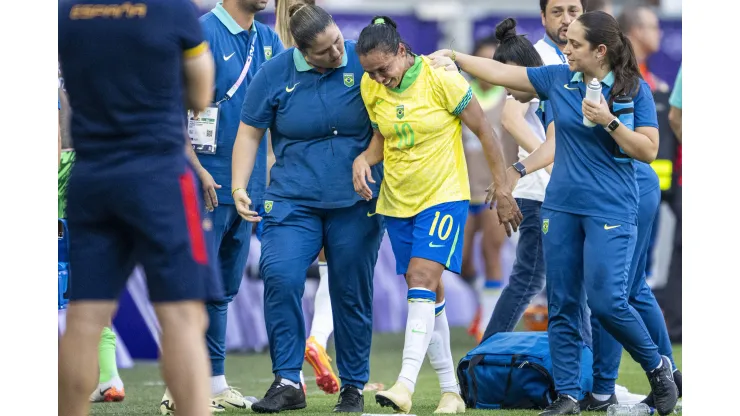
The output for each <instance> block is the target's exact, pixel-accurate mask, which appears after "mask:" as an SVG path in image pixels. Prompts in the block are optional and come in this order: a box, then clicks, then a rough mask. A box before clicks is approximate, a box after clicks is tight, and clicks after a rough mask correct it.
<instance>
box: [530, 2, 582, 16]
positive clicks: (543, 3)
mask: <svg viewBox="0 0 740 416" xmlns="http://www.w3.org/2000/svg"><path fill="white" fill-rule="evenodd" d="M549 2H550V0H540V10H541V11H542V14H545V9H547V3H549ZM588 2H589V0H581V8H583V10H584V11H585V10H586V6H587V5H588Z"/></svg>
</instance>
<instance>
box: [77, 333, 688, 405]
mask: <svg viewBox="0 0 740 416" xmlns="http://www.w3.org/2000/svg"><path fill="white" fill-rule="evenodd" d="M473 346H474V341H473V339H472V338H470V337H469V336H468V335H467V334H466V333H465V331H464V329H461V328H453V329H452V356H453V358H454V359H455V365H457V360H459V359H460V358H461V357H463V356H464V355H465V354H466V353H467V352H468V351H469V350H470V349H471V348H473ZM402 351H403V334H378V335H375V336H374V337H373V348H372V356H371V358H370V365H371V370H370V382H371V383H383V384H385V386H386V388H388V387H390V386H391V385H392V384H393V382H394V381H395V379H396V377H397V376H398V371H399V370H400V368H401V352H402ZM673 352H674V355H675V359H676V363H677V364H678V366H679V368H681V346H674V350H673ZM226 371H227V377H228V380H229V383H230V384H231V385H233V386H234V387H236V388H237V389H239V391H241V392H242V394H244V395H245V396H256V397H262V396H263V395H264V394H265V391H267V389H268V388H269V386H270V384H271V383H272V381H273V377H272V372H271V364H270V357H269V355H268V354H266V353H265V354H252V355H229V357H228V358H227V359H226ZM304 374H305V375H306V384H307V388H308V398H307V399H308V407H307V408H306V409H304V410H301V411H295V412H284V413H288V414H295V415H312V416H313V415H326V414H329V413H331V410H332V409H333V407H334V405H335V404H336V400H337V396H336V395H332V396H328V395H325V394H324V393H323V392H321V391H320V390H319V389H318V387H316V384H315V382H314V379H313V377H311V376H312V375H313V370H312V369H311V367H310V366H308V365H305V366H304ZM121 378H123V381H124V383H125V387H126V400H125V401H124V402H122V403H117V404H95V405H93V406H92V412H91V414H93V415H156V414H159V410H158V408H159V402H160V400H161V398H162V394H163V393H164V383H163V382H162V379H161V376H160V374H159V367H158V366H157V365H155V364H150V363H137V365H136V366H135V367H134V368H133V369H129V370H121ZM618 383H619V384H621V385H624V386H627V387H628V388H629V390H630V391H631V392H634V393H641V394H647V393H648V391H649V390H650V387H649V385H648V382H647V378H646V377H645V373H643V371H642V369H641V368H640V366H639V365H637V364H636V363H635V362H634V361H633V360H632V359H631V358H630V357H629V356H628V355H626V354H625V355H624V356H623V360H622V367H621V369H620V372H619V380H618ZM439 396H440V393H439V384H438V382H437V376H436V374H435V373H434V371H433V370H432V369H431V367H430V366H429V365H428V363H425V365H424V367H423V368H422V371H421V374H420V375H419V380H418V383H417V386H416V393H415V394H414V406H413V408H412V409H411V413H413V414H417V415H431V414H432V412H434V409H435V408H436V406H437V402H438V401H439ZM245 412H246V413H251V412H250V411H245ZM492 412H494V411H482V410H468V411H467V413H468V414H473V415H475V414H481V415H482V414H491V413H492ZM365 413H392V411H391V409H390V408H381V407H380V406H378V405H377V404H376V403H375V398H374V393H373V392H365ZM495 413H497V414H501V415H504V416H530V415H536V414H537V413H538V412H536V411H495ZM583 414H584V415H587V414H590V413H583ZM593 414H594V415H601V416H603V415H605V413H593Z"/></svg>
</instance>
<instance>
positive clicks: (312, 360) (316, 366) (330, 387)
mask: <svg viewBox="0 0 740 416" xmlns="http://www.w3.org/2000/svg"><path fill="white" fill-rule="evenodd" d="M305 357H306V361H307V362H308V363H309V364H311V367H313V371H314V373H316V384H317V385H318V386H319V388H320V389H321V390H323V391H324V392H325V393H326V394H336V393H337V392H339V379H338V378H337V376H336V375H335V374H334V370H333V369H332V368H331V358H329V355H328V354H327V353H326V350H325V349H324V347H322V346H321V345H320V344H319V343H318V342H316V339H315V338H314V337H310V338H308V340H307V341H306V354H305Z"/></svg>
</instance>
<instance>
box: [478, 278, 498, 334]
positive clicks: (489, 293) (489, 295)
mask: <svg viewBox="0 0 740 416" xmlns="http://www.w3.org/2000/svg"><path fill="white" fill-rule="evenodd" d="M501 289H502V287H501V282H500V281H498V280H486V283H485V286H484V287H483V291H482V292H481V304H482V305H483V311H482V312H481V319H480V329H481V331H485V330H486V327H488V322H489V321H490V320H491V315H493V310H494V309H495V308H496V303H497V302H498V299H499V298H500V297H501Z"/></svg>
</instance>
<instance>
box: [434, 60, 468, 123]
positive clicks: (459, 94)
mask: <svg viewBox="0 0 740 416" xmlns="http://www.w3.org/2000/svg"><path fill="white" fill-rule="evenodd" d="M433 74H434V75H433V77H432V78H433V79H434V92H435V94H436V95H437V98H438V99H439V101H440V102H441V103H442V105H443V106H444V108H446V109H447V111H449V112H450V114H452V115H454V116H459V115H460V113H462V112H463V110H465V108H466V107H467V106H468V104H470V100H472V99H473V90H472V89H471V88H470V84H468V81H467V80H466V79H465V78H464V77H463V76H462V75H461V74H460V73H459V72H454V71H447V70H445V69H444V68H437V69H435V70H433Z"/></svg>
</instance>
